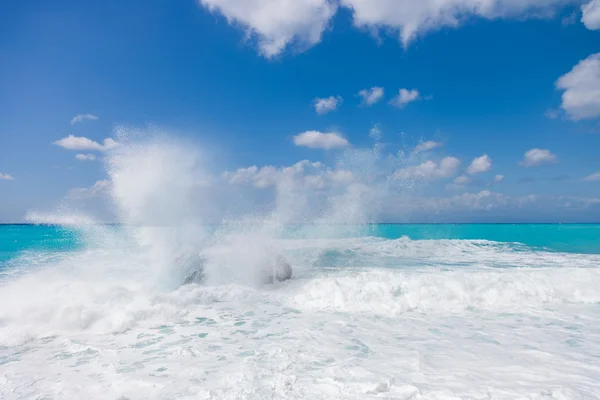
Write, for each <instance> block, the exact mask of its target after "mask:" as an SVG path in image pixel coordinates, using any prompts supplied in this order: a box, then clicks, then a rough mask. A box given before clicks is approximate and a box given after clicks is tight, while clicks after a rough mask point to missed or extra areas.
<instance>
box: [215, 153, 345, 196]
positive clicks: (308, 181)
mask: <svg viewBox="0 0 600 400" xmlns="http://www.w3.org/2000/svg"><path fill="white" fill-rule="evenodd" d="M223 177H224V178H225V180H226V181H227V182H228V183H229V184H230V185H241V184H250V185H252V186H254V187H256V188H258V189H267V188H270V187H274V186H277V185H278V184H280V183H282V182H285V181H287V182H290V181H291V182H294V184H295V185H296V187H304V188H307V189H322V188H324V187H326V186H330V185H338V184H341V185H345V184H349V183H351V182H352V181H353V180H354V175H353V173H352V172H351V171H347V170H342V169H331V168H328V167H326V166H325V165H324V164H323V163H321V162H311V161H308V160H303V161H300V162H297V163H296V164H294V165H292V166H289V167H283V168H277V167H274V166H271V165H268V166H264V167H260V168H259V167H257V166H252V167H248V168H240V169H238V170H237V171H234V172H225V173H224V174H223Z"/></svg>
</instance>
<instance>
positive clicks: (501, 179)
mask: <svg viewBox="0 0 600 400" xmlns="http://www.w3.org/2000/svg"><path fill="white" fill-rule="evenodd" d="M494 182H496V183H500V182H504V175H496V176H495V177H494Z"/></svg>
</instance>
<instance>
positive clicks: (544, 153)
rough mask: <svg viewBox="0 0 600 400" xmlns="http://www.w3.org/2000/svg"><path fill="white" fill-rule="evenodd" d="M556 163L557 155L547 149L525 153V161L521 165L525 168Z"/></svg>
mask: <svg viewBox="0 0 600 400" xmlns="http://www.w3.org/2000/svg"><path fill="white" fill-rule="evenodd" d="M554 162H556V154H552V152H550V150H546V149H531V150H529V151H527V152H526V153H525V156H524V157H523V160H522V161H521V162H520V163H519V165H521V166H523V167H537V166H540V165H542V164H549V163H554Z"/></svg>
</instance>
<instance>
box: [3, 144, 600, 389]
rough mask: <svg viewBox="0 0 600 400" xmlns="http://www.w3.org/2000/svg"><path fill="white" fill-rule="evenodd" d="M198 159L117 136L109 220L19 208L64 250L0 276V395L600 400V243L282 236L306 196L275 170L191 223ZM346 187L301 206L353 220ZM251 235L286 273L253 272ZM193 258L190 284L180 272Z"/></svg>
mask: <svg viewBox="0 0 600 400" xmlns="http://www.w3.org/2000/svg"><path fill="white" fill-rule="evenodd" d="M121 143H123V141H121ZM198 157H199V156H198V154H197V152H196V150H195V149H193V148H192V149H191V150H190V148H189V146H183V147H182V146H179V145H176V144H173V143H171V142H166V143H165V142H164V141H163V142H158V144H156V143H149V144H144V145H139V144H135V143H134V144H132V145H123V144H122V145H121V147H120V150H116V151H115V154H114V155H111V156H110V157H109V161H108V163H107V173H108V175H109V178H110V179H111V192H110V196H111V198H112V199H113V201H114V204H115V208H116V209H117V212H118V214H119V218H120V221H121V222H124V223H126V224H129V225H126V226H123V227H121V228H108V227H104V226H100V225H94V224H90V222H93V218H88V217H87V216H86V215H85V213H77V214H72V215H78V218H77V219H76V220H75V221H74V220H73V218H72V217H69V215H67V216H66V217H64V216H58V215H43V214H40V213H37V214H34V213H32V214H31V215H32V219H33V220H34V221H37V222H45V223H47V222H61V220H62V223H63V224H64V225H70V226H71V228H69V229H71V231H72V232H74V235H75V237H76V238H78V240H79V241H80V242H81V243H80V244H81V246H75V247H74V248H70V247H68V246H67V245H66V244H65V245H64V246H65V247H64V248H52V249H34V248H31V249H25V250H19V251H18V254H16V255H15V256H14V257H13V258H11V259H10V260H9V261H7V262H6V263H5V267H4V269H3V270H2V271H0V272H1V273H2V275H1V279H0V299H1V301H0V395H1V396H0V397H2V398H6V399H55V398H56V399H132V400H133V399H369V398H386V399H436V400H442V399H444V400H445V399H598V398H600V325H599V324H598V321H600V291H599V290H598V288H599V287H600V255H594V254H577V253H566V252H555V251H546V250H540V249H534V248H531V247H528V246H526V245H524V244H518V243H506V242H504V243H501V242H494V241H489V240H412V239H410V238H408V237H403V238H399V239H389V238H384V237H368V236H364V237H361V236H356V235H355V237H351V238H342V237H343V236H344V235H337V236H336V235H335V233H336V232H338V233H340V232H339V231H341V230H342V231H343V228H340V227H339V226H333V227H332V226H322V227H321V228H319V226H314V225H312V226H311V227H310V228H307V231H310V232H312V233H315V230H318V229H322V230H323V231H326V233H327V234H326V235H321V238H319V235H308V236H307V237H309V238H306V239H300V238H295V239H294V238H292V239H283V238H282V237H285V235H282V234H281V233H282V232H283V231H284V230H285V226H286V223H288V222H289V221H290V218H292V217H297V216H298V215H303V213H304V211H303V209H302V207H304V206H305V205H306V204H308V203H306V199H305V198H303V199H300V203H298V202H296V201H295V200H294V196H285V192H286V190H292V189H293V188H290V187H289V182H286V184H285V185H284V186H283V187H279V188H278V190H279V191H280V192H281V194H280V195H281V196H283V199H281V201H279V202H278V203H277V205H276V210H274V211H273V212H272V213H269V214H268V215H266V216H262V217H256V216H252V218H245V219H244V218H242V219H240V220H238V221H237V222H236V221H234V223H231V221H230V222H228V223H227V224H224V225H223V226H222V227H221V228H219V229H216V230H207V229H206V226H204V225H202V222H203V221H204V220H205V218H206V216H207V215H208V214H210V213H211V212H212V210H214V207H217V204H215V203H214V201H212V200H211V194H210V193H209V192H207V191H206V189H205V186H204V184H202V183H199V181H198V179H196V178H197V177H199V176H202V174H201V173H199V172H198V168H199V167H198V165H199V163H198ZM361 160H364V158H361ZM362 164H364V163H362ZM288 193H289V192H288ZM357 193H358V192H357V191H356V187H353V188H350V189H349V190H348V192H347V193H341V194H335V195H332V196H331V202H330V203H329V206H328V207H325V210H329V211H326V212H325V214H322V215H320V216H319V217H318V218H317V221H318V222H323V221H334V222H336V221H339V220H344V221H347V218H349V216H351V221H349V222H352V223H362V222H365V218H366V217H365V215H363V214H362V213H361V210H363V209H366V208H367V207H368V203H365V202H364V201H365V199H364V198H362V197H361V196H360V195H359V194H357ZM372 194H373V193H371V195H372ZM372 198H373V196H371V197H369V199H372ZM205 206H206V207H205ZM65 218H66V220H65ZM57 219H58V220H57ZM82 221H83V222H82ZM166 222H168V223H169V225H170V226H169V227H162V228H156V227H154V228H153V227H149V226H150V225H153V224H163V223H166ZM347 222H348V221H347ZM341 233H343V232H341ZM323 237H328V239H323ZM336 237H337V238H336ZM61 243H62V242H61ZM69 246H70V245H69ZM59 247H60V246H59ZM265 248H269V249H273V250H274V251H276V252H279V253H281V254H283V255H284V256H285V257H286V258H287V259H288V260H289V262H290V264H291V265H292V268H293V273H294V276H293V279H292V280H289V281H285V282H279V283H275V284H269V285H262V284H260V283H259V282H257V281H256V279H255V278H256V270H257V269H256V268H257V267H260V266H259V265H257V264H260V262H261V260H262V259H263V258H262V257H263V256H264V249H265ZM201 255H202V256H205V257H206V259H207V260H208V261H207V264H206V267H205V271H206V274H207V276H206V280H205V281H204V283H202V284H191V285H182V282H183V280H184V279H185V277H186V274H188V273H189V268H190V266H192V267H193V266H194V263H196V262H197V260H198V258H199V257H200V256H201Z"/></svg>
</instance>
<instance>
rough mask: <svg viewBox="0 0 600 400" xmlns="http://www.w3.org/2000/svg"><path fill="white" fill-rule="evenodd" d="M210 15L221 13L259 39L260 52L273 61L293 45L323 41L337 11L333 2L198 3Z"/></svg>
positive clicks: (241, 0) (253, 0)
mask: <svg viewBox="0 0 600 400" xmlns="http://www.w3.org/2000/svg"><path fill="white" fill-rule="evenodd" d="M198 2H199V4H200V5H202V6H204V7H206V8H208V9H209V10H210V11H211V12H218V13H220V14H222V15H223V16H224V17H225V18H227V21H228V22H229V23H230V24H231V25H234V24H236V25H239V26H241V27H243V28H244V30H245V31H246V33H247V36H248V37H250V36H256V37H257V38H258V48H259V51H260V53H261V54H262V55H263V56H265V57H267V58H272V57H275V56H277V55H278V54H280V53H281V52H282V51H283V50H284V49H285V48H286V47H287V46H288V45H290V44H291V43H293V42H296V43H298V44H300V45H301V46H303V47H310V46H313V45H315V44H317V43H319V42H320V41H321V36H322V34H323V31H324V30H325V29H326V28H327V25H328V23H329V20H330V19H331V18H332V17H333V16H334V15H335V13H336V12H337V3H336V2H334V1H331V0H283V1H282V0H198Z"/></svg>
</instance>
